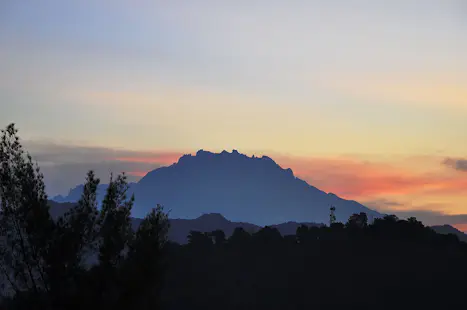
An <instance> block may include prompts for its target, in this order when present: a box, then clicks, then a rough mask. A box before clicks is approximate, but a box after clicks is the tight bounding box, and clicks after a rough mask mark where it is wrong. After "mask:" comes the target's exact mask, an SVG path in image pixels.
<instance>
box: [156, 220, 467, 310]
mask: <svg viewBox="0 0 467 310" xmlns="http://www.w3.org/2000/svg"><path fill="white" fill-rule="evenodd" d="M214 234H218V232H215V233H214V232H213V233H201V232H191V233H190V243H189V244H187V245H183V246H174V247H173V248H172V251H171V253H170V255H171V256H170V259H171V261H172V262H173V263H172V264H171V266H170V268H169V270H168V274H167V281H166V282H165V287H164V295H163V296H164V299H163V302H164V305H165V306H166V307H167V308H168V309H185V308H190V309H203V310H204V309H342V308H348V309H354V308H362V309H380V308H384V309H385V308H395V307H397V308H398V309H422V308H424V309H426V308H428V309H431V308H433V307H439V308H443V309H447V308H453V307H454V306H463V305H464V306H465V305H466V302H465V298H464V293H463V292H464V290H465V284H464V279H465V277H466V276H467V265H466V262H467V244H465V243H463V242H460V241H459V240H458V238H457V237H456V236H454V235H449V236H446V235H440V234H437V233H435V232H434V231H433V230H431V229H430V228H428V227H425V226H424V225H423V224H422V223H421V222H419V221H417V220H416V219H415V218H410V219H408V220H400V219H398V218H397V217H396V216H386V217H384V218H381V219H375V220H374V222H373V223H371V224H369V223H368V221H367V217H366V214H364V213H363V214H361V213H360V214H356V215H354V216H352V217H351V218H350V219H349V221H348V223H347V224H346V225H344V224H342V223H333V224H332V226H331V227H308V226H305V225H302V226H300V227H298V229H297V232H296V234H295V235H292V236H281V235H280V234H278V232H277V231H276V230H274V229H271V228H269V227H265V228H263V229H262V230H260V231H258V232H256V233H253V234H249V233H247V232H245V231H244V230H243V229H241V228H237V229H236V230H235V232H234V233H233V234H232V235H231V236H230V237H229V238H228V239H227V240H226V241H225V242H223V243H222V246H217V244H215V243H213V242H212V240H211V239H210V236H211V235H214Z"/></svg>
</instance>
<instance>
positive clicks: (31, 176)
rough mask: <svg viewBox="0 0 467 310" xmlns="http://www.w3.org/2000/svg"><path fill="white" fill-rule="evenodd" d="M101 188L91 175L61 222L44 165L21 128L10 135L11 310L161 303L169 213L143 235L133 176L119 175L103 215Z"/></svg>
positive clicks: (7, 235)
mask: <svg viewBox="0 0 467 310" xmlns="http://www.w3.org/2000/svg"><path fill="white" fill-rule="evenodd" d="M98 184H99V179H97V178H96V177H95V175H94V173H93V172H92V171H90V172H89V173H88V175H87V178H86V182H85V185H84V190H83V194H82V196H81V199H80V200H79V202H78V203H77V204H76V205H75V206H74V207H72V208H71V209H70V210H69V211H68V212H66V213H65V214H64V215H63V216H62V217H60V218H59V219H58V220H57V221H56V222H54V220H53V219H52V218H51V216H50V212H49V206H48V200H47V195H46V194H45V186H44V181H43V176H42V174H41V173H40V170H39V167H38V166H37V164H33V162H32V158H31V156H30V155H29V154H26V153H25V152H24V151H23V148H22V146H21V144H20V142H19V137H18V136H17V130H16V128H15V127H14V125H13V124H12V125H9V126H8V127H7V128H6V129H5V130H2V136H1V141H0V207H1V210H0V273H1V276H2V279H1V280H2V283H0V284H2V291H1V295H2V296H1V297H3V299H4V300H5V302H7V303H8V309H30V308H31V305H34V309H86V308H90V307H99V308H109V307H110V308H112V309H120V308H121V307H122V306H123V305H125V306H126V307H127V308H133V307H135V306H137V307H138V308H140V309H141V308H143V309H144V308H145V307H146V306H147V307H152V308H153V307H154V305H157V304H158V298H157V293H158V291H159V290H160V288H161V281H162V274H163V270H164V268H165V265H164V264H163V262H164V260H163V255H164V248H165V245H166V238H167V231H168V219H167V215H166V214H165V213H164V212H163V210H162V207H161V206H157V208H156V209H154V210H153V211H152V212H151V213H150V214H149V215H148V216H147V217H146V218H145V219H144V220H143V222H142V223H141V225H140V227H139V228H138V230H137V231H136V232H135V231H134V230H133V229H132V225H131V218H130V214H131V209H132V206H133V201H134V197H133V196H131V197H130V198H127V192H128V184H127V181H126V177H125V175H124V174H122V175H118V176H117V178H116V179H113V178H112V177H111V180H110V183H109V186H108V190H107V193H106V196H105V199H104V201H103V202H102V208H101V210H100V211H98V208H97V200H96V191H97V186H98ZM3 284H6V285H3Z"/></svg>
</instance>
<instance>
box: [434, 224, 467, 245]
mask: <svg viewBox="0 0 467 310" xmlns="http://www.w3.org/2000/svg"><path fill="white" fill-rule="evenodd" d="M431 229H433V230H434V231H435V232H437V233H438V234H443V235H447V234H453V235H456V236H457V237H458V238H459V240H460V241H463V242H467V234H465V233H463V232H462V231H460V230H458V229H456V228H454V227H452V226H451V225H439V226H431Z"/></svg>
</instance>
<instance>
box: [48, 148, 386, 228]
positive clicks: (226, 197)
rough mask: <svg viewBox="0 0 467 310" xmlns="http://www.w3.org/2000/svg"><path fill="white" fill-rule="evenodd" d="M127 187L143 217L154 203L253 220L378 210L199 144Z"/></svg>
mask: <svg viewBox="0 0 467 310" xmlns="http://www.w3.org/2000/svg"><path fill="white" fill-rule="evenodd" d="M130 188H131V192H132V193H134V194H135V196H136V201H135V207H134V212H133V216H134V217H143V216H144V215H145V214H146V213H147V211H148V210H149V209H151V208H152V207H154V206H155V204H156V203H159V204H162V205H164V206H165V207H166V208H167V209H168V210H170V216H171V217H172V218H180V219H195V218H198V217H199V216H201V215H202V214H206V213H221V214H222V215H224V216H225V217H227V218H228V219H230V220H232V221H237V222H249V223H254V224H256V225H267V224H271V223H284V222H288V221H295V222H316V223H327V222H328V221H329V208H330V207H331V205H332V206H335V207H336V216H337V219H338V220H339V221H344V222H345V221H346V220H347V219H348V218H349V217H350V215H352V214H353V213H360V212H365V213H366V214H367V215H368V218H369V219H370V220H371V219H373V218H375V217H380V216H381V214H379V213H378V212H376V211H373V210H370V209H368V208H366V207H365V206H363V205H361V204H359V203H357V202H355V201H350V200H345V199H341V198H339V197H338V196H336V195H334V194H332V193H325V192H323V191H321V190H319V189H317V188H316V187H313V186H311V185H309V184H307V183H306V182H305V181H303V180H301V179H299V178H297V177H295V176H294V174H293V172H292V170H290V169H283V168H281V167H280V166H279V165H278V164H276V163H275V162H274V161H273V160H272V159H271V158H269V157H266V156H263V157H254V156H253V157H248V156H246V155H243V154H240V153H238V152H237V151H233V152H232V153H228V152H226V151H224V152H222V153H219V154H215V153H211V152H206V151H202V150H201V151H198V152H197V154H196V155H195V156H192V155H185V156H182V157H181V158H180V159H179V161H178V162H177V163H175V164H173V165H171V166H169V167H162V168H158V169H156V170H153V171H151V172H149V173H148V174H147V175H146V176H145V177H143V178H142V179H141V180H140V181H139V182H138V183H135V184H132V185H131V187H130ZM81 191H82V185H81V186H78V187H77V188H75V189H72V190H71V191H70V193H69V195H68V196H66V197H61V196H59V197H54V198H53V200H56V201H58V202H76V201H77V200H78V199H79V195H80V192H81ZM104 194H105V185H101V186H100V187H99V189H98V196H99V197H98V200H100V201H101V200H102V198H103V196H104Z"/></svg>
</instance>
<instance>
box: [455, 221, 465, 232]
mask: <svg viewBox="0 0 467 310" xmlns="http://www.w3.org/2000/svg"><path fill="white" fill-rule="evenodd" d="M452 226H454V227H455V228H457V229H459V230H460V231H463V232H467V223H464V224H454V225H452Z"/></svg>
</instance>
